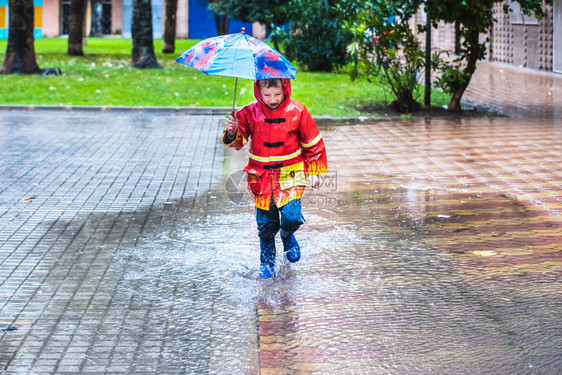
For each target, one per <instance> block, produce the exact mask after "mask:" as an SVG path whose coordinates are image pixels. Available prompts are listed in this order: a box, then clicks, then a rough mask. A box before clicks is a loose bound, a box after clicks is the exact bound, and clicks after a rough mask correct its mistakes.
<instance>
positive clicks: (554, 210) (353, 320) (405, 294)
mask: <svg viewBox="0 0 562 375" xmlns="http://www.w3.org/2000/svg"><path fill="white" fill-rule="evenodd" d="M222 119H223V118H222V117H221V116H218V117H207V116H185V115H181V114H163V113H160V114H158V113H136V112H113V113H100V112H74V111H71V112H49V111H10V112H7V111H6V112H3V113H1V116H0V158H1V160H2V163H1V164H0V329H2V331H1V332H0V373H1V374H47V373H60V374H64V373H74V374H76V373H82V374H86V373H96V374H99V373H147V374H148V373H150V374H164V373H168V374H207V373H210V374H259V373H261V374H264V375H265V374H346V375H347V374H429V373H436V374H558V373H562V335H561V334H560V332H562V173H561V172H562V167H561V166H562V124H561V123H558V122H556V120H553V119H548V118H547V119H537V118H535V119H533V120H529V119H527V120H513V119H509V118H491V119H490V118H478V119H467V120H427V121H423V120H421V121H416V120H414V121H404V122H379V123H365V124H353V125H344V124H334V125H322V126H321V131H322V134H323V137H324V140H325V143H326V146H327V149H328V156H329V163H330V169H331V173H330V174H329V175H327V176H325V177H324V178H323V179H322V184H321V186H320V188H319V189H318V190H315V191H312V190H310V189H309V190H307V192H306V193H305V196H304V198H303V206H304V209H303V211H304V215H305V217H306V220H307V223H306V224H305V225H303V227H302V228H301V230H299V232H298V233H297V238H298V239H299V241H300V243H301V247H302V250H303V257H302V259H301V261H300V262H299V263H297V264H294V265H289V264H287V263H286V262H285V261H284V260H283V259H282V258H281V257H280V256H279V257H278V263H279V269H278V274H279V276H278V277H277V278H276V279H274V280H257V279H256V276H257V268H258V263H259V249H258V240H257V230H256V228H255V221H254V218H253V208H252V205H251V203H250V202H249V200H248V196H247V194H246V190H245V188H244V183H243V181H242V182H241V177H242V175H241V174H240V172H239V170H240V168H241V167H242V166H243V165H244V163H245V158H246V154H245V152H243V151H241V152H238V153H236V152H234V151H232V150H229V149H225V148H223V147H222V145H220V143H219V137H220V128H221V121H222ZM278 245H279V246H280V245H281V244H280V242H278Z"/></svg>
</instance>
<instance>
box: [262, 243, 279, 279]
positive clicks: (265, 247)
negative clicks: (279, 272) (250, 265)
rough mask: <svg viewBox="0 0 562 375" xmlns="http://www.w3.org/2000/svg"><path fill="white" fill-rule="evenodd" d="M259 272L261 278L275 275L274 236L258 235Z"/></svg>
mask: <svg viewBox="0 0 562 375" xmlns="http://www.w3.org/2000/svg"><path fill="white" fill-rule="evenodd" d="M260 248H261V252H260V262H261V266H260V274H259V275H258V277H259V278H261V279H269V278H271V277H275V237H271V238H270V239H263V238H261V237H260Z"/></svg>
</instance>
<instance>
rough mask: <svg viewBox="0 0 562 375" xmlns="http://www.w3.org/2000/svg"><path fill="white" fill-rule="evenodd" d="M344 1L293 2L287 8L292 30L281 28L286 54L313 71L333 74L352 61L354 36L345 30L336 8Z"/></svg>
mask: <svg viewBox="0 0 562 375" xmlns="http://www.w3.org/2000/svg"><path fill="white" fill-rule="evenodd" d="M339 3H342V1H333V0H331V1H328V0H292V1H291V2H290V4H289V7H288V8H287V12H288V13H289V14H288V16H289V20H290V28H289V30H282V29H277V30H275V31H274V32H273V34H272V39H277V40H278V41H279V43H280V44H281V46H282V48H283V52H284V54H285V55H286V57H287V58H288V59H290V60H295V61H297V63H298V64H299V65H300V66H301V67H302V68H304V69H306V70H309V71H318V72H330V71H333V70H334V69H336V68H338V67H341V66H343V65H345V64H346V63H348V62H349V60H348V55H347V52H346V46H347V44H348V43H349V41H350V40H351V35H350V34H349V33H348V32H346V31H345V30H343V28H342V25H343V21H344V20H343V18H342V17H341V15H340V13H339V12H338V11H337V9H336V6H337V5H338V4H339Z"/></svg>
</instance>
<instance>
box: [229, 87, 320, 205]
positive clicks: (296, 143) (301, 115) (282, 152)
mask: <svg viewBox="0 0 562 375" xmlns="http://www.w3.org/2000/svg"><path fill="white" fill-rule="evenodd" d="M282 82H283V86H284V92H285V100H284V101H283V102H282V103H281V104H280V105H279V107H277V109H275V110H273V111H272V110H271V109H270V108H269V107H268V106H267V105H265V104H264V103H263V101H262V97H261V93H260V90H259V88H258V86H257V83H254V95H255V97H256V99H257V100H256V101H254V102H252V103H250V104H248V105H247V106H245V107H244V108H242V109H241V110H240V111H239V112H238V113H237V114H236V118H237V119H238V130H237V132H236V137H235V139H234V140H233V141H232V142H228V140H229V139H228V137H227V134H226V130H225V133H224V135H223V143H224V144H225V145H227V146H229V147H234V148H235V149H236V150H239V149H240V148H242V146H244V145H245V144H246V142H247V141H248V140H250V138H251V144H250V155H249V156H250V160H249V162H248V165H247V166H246V168H244V171H245V172H246V173H247V174H248V188H249V189H250V190H251V191H252V192H253V193H254V197H255V200H256V207H258V208H261V209H263V210H269V205H270V203H271V198H272V197H273V199H274V202H275V205H276V206H277V207H282V206H283V205H285V204H286V203H287V202H290V201H292V200H293V199H299V198H301V196H302V193H303V191H304V187H305V185H306V179H305V176H307V175H319V174H323V173H328V160H327V156H326V148H325V147H324V141H323V140H322V136H321V135H320V132H319V131H318V128H317V127H316V124H315V123H314V121H313V120H312V117H311V116H310V113H309V112H308V110H307V109H306V107H305V106H304V104H302V103H299V102H297V101H296V100H294V99H292V98H291V81H290V80H289V79H282Z"/></svg>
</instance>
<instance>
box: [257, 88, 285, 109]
mask: <svg viewBox="0 0 562 375" xmlns="http://www.w3.org/2000/svg"><path fill="white" fill-rule="evenodd" d="M283 91H284V90H283V86H279V87H275V86H272V87H260V93H261V98H262V100H263V102H264V103H265V104H266V105H267V106H268V107H269V108H271V109H277V107H279V105H280V104H281V103H282V102H283V100H285V94H284V93H283Z"/></svg>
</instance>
